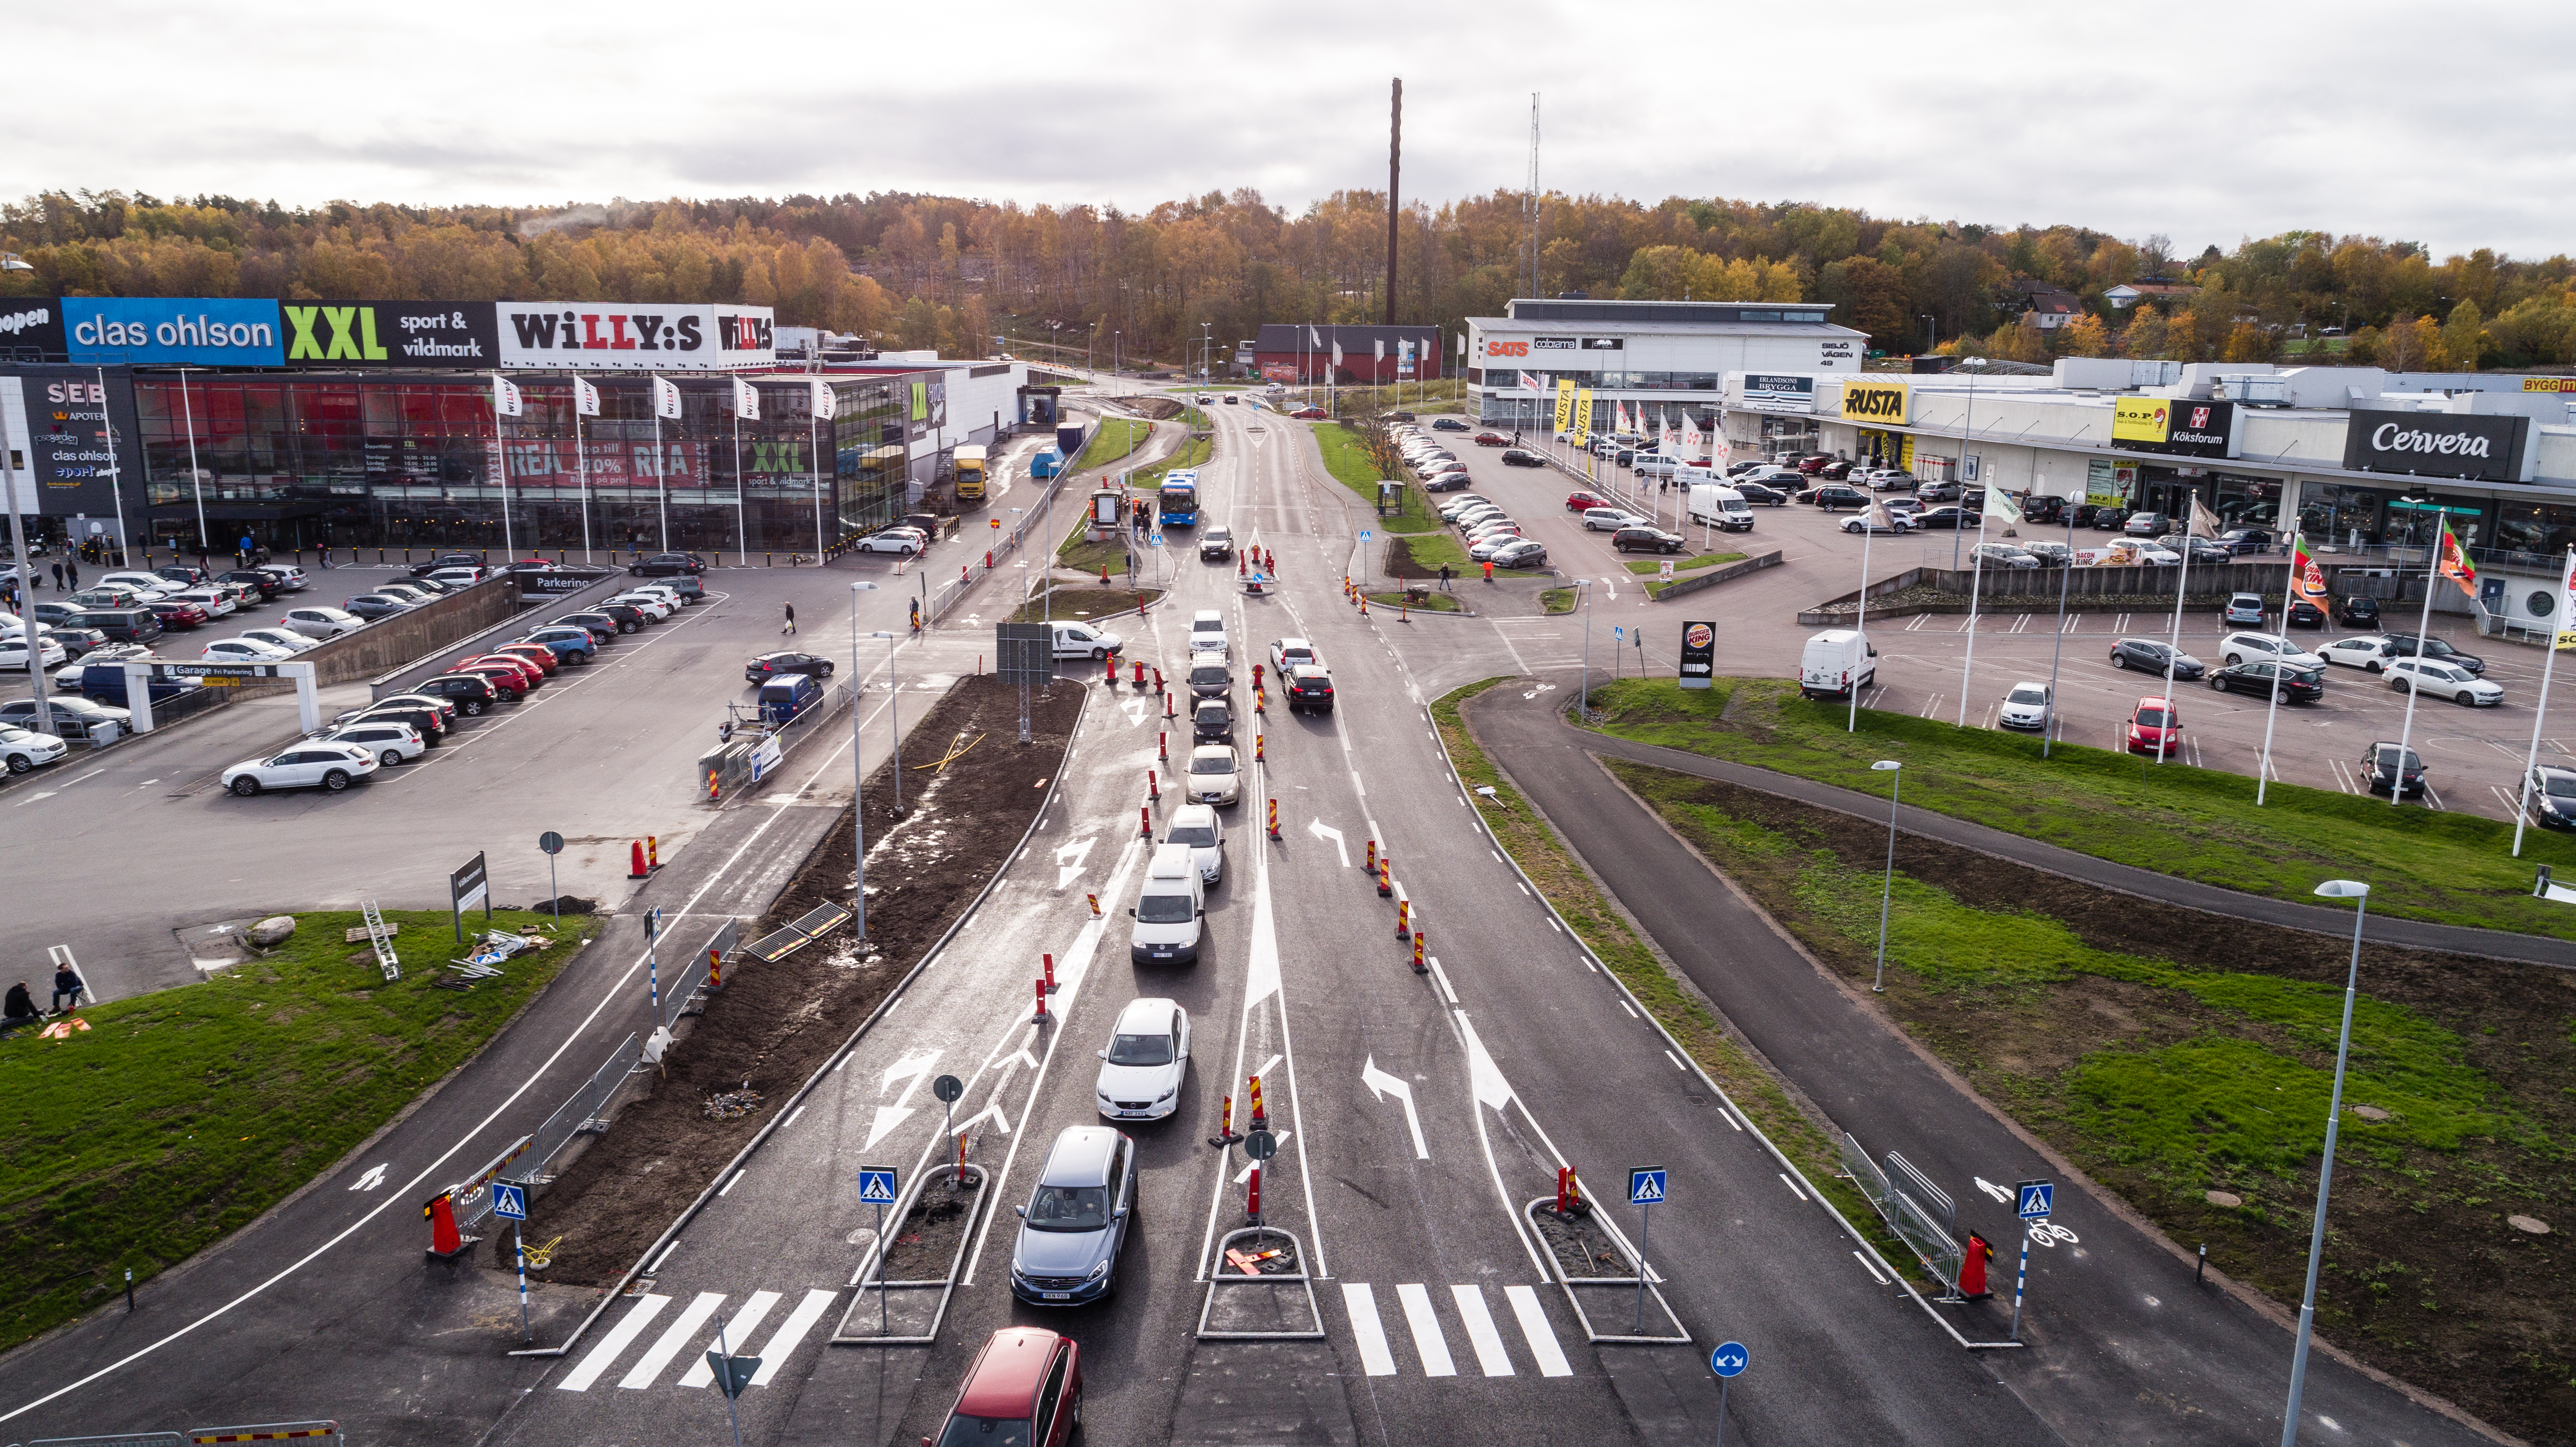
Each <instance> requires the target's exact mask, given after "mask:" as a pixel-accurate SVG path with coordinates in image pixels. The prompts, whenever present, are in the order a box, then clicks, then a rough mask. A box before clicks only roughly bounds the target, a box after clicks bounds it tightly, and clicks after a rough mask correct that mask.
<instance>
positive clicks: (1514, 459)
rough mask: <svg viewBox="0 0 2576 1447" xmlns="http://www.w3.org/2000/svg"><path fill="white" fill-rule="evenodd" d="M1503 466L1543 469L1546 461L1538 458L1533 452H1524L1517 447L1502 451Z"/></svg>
mask: <svg viewBox="0 0 2576 1447" xmlns="http://www.w3.org/2000/svg"><path fill="white" fill-rule="evenodd" d="M1503 466H1505V467H1545V466H1547V459H1546V458H1544V457H1541V456H1539V455H1538V454H1537V453H1535V452H1524V451H1522V450H1521V449H1519V448H1517V447H1506V448H1504V449H1503Z"/></svg>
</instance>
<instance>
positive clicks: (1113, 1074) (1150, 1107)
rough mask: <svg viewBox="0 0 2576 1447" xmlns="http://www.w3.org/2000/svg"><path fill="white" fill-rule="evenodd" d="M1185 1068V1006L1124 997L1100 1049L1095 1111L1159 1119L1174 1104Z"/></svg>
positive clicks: (1124, 1117)
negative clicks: (1116, 1016) (1104, 1045)
mask: <svg viewBox="0 0 2576 1447" xmlns="http://www.w3.org/2000/svg"><path fill="white" fill-rule="evenodd" d="M1189 1072H1190V1012H1189V1011H1187V1010H1184V1009H1182V1008H1181V1006H1180V1002H1178V1001H1176V1000H1164V999H1143V1000H1130V1001H1128V1002H1127V1008H1126V1009H1124V1010H1121V1011H1119V1012H1118V1023H1117V1025H1116V1026H1114V1027H1113V1028H1112V1029H1111V1031H1110V1034H1109V1045H1108V1048H1107V1049H1104V1050H1102V1051H1101V1052H1100V1082H1099V1096H1100V1113H1101V1114H1102V1115H1103V1116H1106V1117H1107V1118H1109V1119H1111V1120H1161V1119H1162V1118H1163V1117H1165V1116H1167V1115H1170V1114H1171V1113H1172V1112H1173V1111H1175V1110H1177V1109H1179V1108H1180V1095H1181V1082H1182V1081H1183V1080H1185V1079H1187V1078H1188V1076H1189Z"/></svg>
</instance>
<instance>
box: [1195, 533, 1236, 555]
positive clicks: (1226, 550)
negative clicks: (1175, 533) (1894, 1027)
mask: <svg viewBox="0 0 2576 1447" xmlns="http://www.w3.org/2000/svg"><path fill="white" fill-rule="evenodd" d="M1233 556H1234V534H1233V533H1232V532H1229V531H1227V529H1226V528H1225V526H1224V525H1223V524H1218V525H1216V526H1213V527H1206V528H1201V529H1199V557H1200V559H1201V560H1203V561H1204V560H1209V559H1223V558H1231V557H1233Z"/></svg>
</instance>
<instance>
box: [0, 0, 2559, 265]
mask: <svg viewBox="0 0 2576 1447" xmlns="http://www.w3.org/2000/svg"><path fill="white" fill-rule="evenodd" d="M8 12H9V18H8V22H7V24H8V34H9V39H10V50H11V52H12V54H13V57H14V63H13V64H11V65H10V66H9V72H10V76H9V81H8V87H7V94H8V98H9V101H10V102H11V104H10V105H9V107H8V109H9V117H10V118H9V125H8V137H9V139H8V144H7V145H6V146H0V196H9V197H16V196H22V195H26V194H29V193H32V192H35V191H38V190H44V189H66V190H80V189H89V190H109V189H122V190H127V191H145V192H150V193H152V194H155V195H158V196H163V197H169V196H187V195H196V194H199V193H208V192H211V193H223V194H229V195H234V196H244V197H258V198H275V199H277V200H279V201H281V202H285V203H288V204H290V205H293V204H311V203H316V202H322V201H328V200H334V199H355V200H365V201H374V200H392V201H405V202H423V203H443V202H487V203H495V204H512V205H539V204H556V203H562V202H569V201H597V200H605V199H609V198H612V197H619V196H623V197H627V198H631V199H645V198H652V197H661V196H669V195H691V196H726V195H745V194H767V195H777V194H786V193H790V192H795V191H810V192H815V193H823V194H831V193H838V192H844V191H856V192H868V191H883V190H900V191H917V192H932V193H942V194H954V195H968V196H977V197H984V198H989V199H994V200H1003V199H1017V200H1020V201H1024V202H1037V201H1047V202H1055V203H1065V202H1077V201H1089V202H1115V203H1116V204H1118V205H1120V206H1123V207H1128V208H1131V209H1142V208H1145V207H1149V206H1151V205H1153V204H1154V203H1155V202H1157V201H1160V200H1165V199H1169V198H1172V197H1176V196H1182V195H1191V194H1198V193H1202V192H1205V191H1208V190H1211V189H1224V190H1232V189H1234V188H1236V187H1240V186H1251V187H1255V188H1257V189H1259V190H1260V191H1261V192H1262V193H1263V194H1264V195H1265V196H1266V197H1267V198H1269V199H1270V200H1271V201H1273V202H1275V203H1279V204H1283V205H1286V206H1289V207H1291V208H1295V207H1297V206H1299V205H1301V204H1303V203H1304V202H1306V201H1308V200H1311V199H1313V198H1315V197H1318V196H1322V195H1326V194H1329V193H1330V192H1332V191H1334V190H1337V189H1341V188H1345V187H1350V188H1377V187H1383V186H1384V184H1385V180H1386V112H1387V83H1388V80H1389V78H1390V77H1393V76H1397V75H1400V76H1402V77H1403V78H1404V83H1405V173H1404V192H1405V195H1406V197H1407V198H1408V199H1411V198H1415V197H1420V198H1425V199H1430V200H1433V201H1435V202H1436V201H1438V200H1440V199H1444V198H1449V197H1454V196H1458V195H1462V194H1468V193H1475V192H1482V191H1487V190H1492V189H1495V188H1511V189H1518V188H1519V187H1520V186H1521V184H1522V182H1523V178H1524V176H1525V174H1526V170H1527V163H1528V142H1529V105H1530V93H1531V92H1532V91H1538V92H1542V93H1543V95H1544V101H1543V110H1542V117H1541V119H1542V123H1543V132H1544V138H1545V149H1544V153H1543V156H1542V160H1541V182H1542V184H1543V185H1545V186H1547V187H1549V188H1554V189H1564V190H1568V191H1574V192H1578V193H1580V192H1599V193H1604V194H1622V195H1627V196H1631V197H1640V198H1647V199H1659V198H1661V197H1664V196H1667V195H1673V194H1683V195H1694V196H1711V195H1720V196H1731V197H1743V198H1755V199H1767V200H1781V199H1798V200H1813V201H1819V202H1826V203H1831V204H1838V205H1848V206H1858V207H1862V208H1865V209H1867V210H1869V211H1871V212H1873V213H1875V214H1879V215H1887V216H1903V217H1912V216H1930V217H1934V218H1954V217H1955V218H1958V219H1962V220H1974V221H1985V222H1992V223H1998V224H2013V223H2018V222H2023V221H2028V222H2034V223H2040V224H2047V223H2052V222H2060V221H2063V222H2070V223H2075V224H2080V225H2090V226H2095V227H2100V228H2103V229H2106V230H2108V231H2111V232H2113V233H2115V234H2118V235H2122V236H2127V237H2131V238H2137V237H2142V236H2144V235H2146V234H2148V233H2150V232H2163V233H2165V234H2167V235H2169V236H2171V237H2172V238H2173V242H2174V245H2175V248H2176V249H2177V250H2178V251H2182V252H2185V253H2190V252H2197V251H2198V250H2199V249H2200V248H2201V247H2202V246H2204V245H2207V244H2210V243H2213V242H2214V243H2217V244H2218V245H2220V246H2222V247H2229V246H2233V245H2234V244H2235V243H2236V242H2237V240H2238V239H2240V238H2241V237H2244V236H2247V235H2256V236H2261V235H2269V234H2272V233H2274V232H2278V231H2282V230H2287V229H2291V228H2319V229H2325V230H2331V231H2338V232H2359V233H2368V234H2377V235H2382V236H2387V237H2392V238H2395V237H2403V238H2408V239H2414V240H2421V241H2424V242H2427V243H2429V244H2430V245H2431V246H2432V247H2433V248H2434V249H2435V252H2436V254H2437V255H2439V254H2442V253H2445V252H2449V251H2453V250H2464V249H2467V248H2469V247H2473V246H2481V245H2484V246H2495V247H2499V248H2502V249H2504V250H2507V251H2510V252H2512V253H2514V254H2516V255H2523V256H2533V255H2548V254H2551V253H2555V252H2559V251H2566V250H2571V249H2576V236H2571V232H2572V231H2576V227H2571V225H2570V216H2571V209H2576V149H2572V148H2571V147H2570V146H2569V144H2568V142H2567V139H2566V137H2567V136H2568V135H2569V134H2570V130H2571V128H2570V125H2569V122H2570V120H2571V116H2570V114H2569V113H2570V111H2571V110H2576V84H2571V81H2576V75H2571V71H2576V43H2571V42H2576V6H2571V5H2568V4H2565V3H2563V0H2562V3H2558V4H2536V3H2535V4H2516V3H2506V0H2496V3H2454V4H2449V5H2441V6H2431V7H2427V6H2423V5H2420V4H2410V5H2397V4H2379V3H2371V0H2346V3H2339V4H2334V5H2325V4H2293V3H2274V0H2256V3H2253V4H2248V5H2238V6H2231V7H2227V8H2225V9H2224V10H2201V11H2176V12H2170V13H2169V14H2168V16H2167V17H2165V18H2155V16H2154V12H2152V11H2128V12H2119V13H2115V12H2111V11H2107V10H2101V9H2086V8H2082V7H2078V8H2069V7H2066V6H2063V5H2045V6H2043V5H2017V4H2002V3H1986V0H1943V3H1940V4H1925V3H1920V0H1916V3H1911V4H1904V5H1894V4H1887V5H1881V4H1875V3H1869V0H1841V3H1836V4H1831V5H1803V6H1782V5H1779V4H1777V3H1762V4H1742V5H1738V4H1728V3H1698V4H1676V5H1664V4H1654V3H1632V4H1628V5H1621V6H1604V5H1598V4H1593V5H1577V4H1567V5H1553V4H1535V5H1514V4H1508V3H1506V4H1488V5H1483V6H1478V7H1474V9H1473V10H1472V13H1471V12H1469V11H1462V10H1460V9H1458V8H1457V7H1450V6H1427V5H1389V4H1386V3H1384V0H1369V3H1344V0H1310V3H1304V4H1300V5H1296V6H1287V7H1243V6H1221V5H1213V6H1212V5H1204V4H1201V5H1130V6H1125V7H1118V6H1112V7H1108V8H1107V9H1105V10H1089V11H1086V10H1082V9H1071V10H1069V9H1067V8H1065V7H1064V6H1062V5H1056V4H1049V5H1022V4H1017V3H1014V0H987V3H984V4H980V5H974V6H964V5H953V4H952V5H936V4H929V5H926V4H918V3H905V4H872V5H855V6H853V5H845V4H844V5H813V4H803V3H793V4H769V5H757V6H753V5H725V4H700V5H689V6H679V5H671V4H667V3H657V0H628V3H621V4H616V5H607V4H543V3H539V4H527V3H518V4H509V5H500V4H487V3H478V0H459V3H452V4H441V5H434V6H426V5H425V6H375V5H350V4H345V3H341V4H330V5H323V4H299V3H286V0H213V3H207V4H201V5H193V6H175V5H171V4H168V3H166V0H163V3H157V4H138V3H132V0H85V3H82V4H78V5H40V4H34V3H29V0H19V3H16V4H13V5H10V6H9V7H8ZM1605 26H1606V27H1608V28H1606V29H1605V28H1604V27H1605ZM727 27H732V30H731V33H728V31H727Z"/></svg>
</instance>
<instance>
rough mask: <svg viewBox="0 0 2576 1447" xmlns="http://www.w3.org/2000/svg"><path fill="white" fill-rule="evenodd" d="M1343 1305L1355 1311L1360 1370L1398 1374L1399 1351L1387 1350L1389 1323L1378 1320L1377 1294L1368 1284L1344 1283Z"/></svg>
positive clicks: (1378, 1374) (1353, 1329) (1353, 1325)
mask: <svg viewBox="0 0 2576 1447" xmlns="http://www.w3.org/2000/svg"><path fill="white" fill-rule="evenodd" d="M1417 1289H1418V1288H1417ZM1342 1305H1343V1306H1344V1307H1346V1308H1348V1309H1349V1311H1350V1313H1351V1335H1352V1336H1354V1337H1357V1338H1358V1339H1359V1344H1360V1369H1361V1370H1362V1371H1364V1372H1366V1373H1367V1374H1368V1375H1370V1376H1372V1377H1391V1376H1394V1375H1395V1353H1394V1352H1391V1351H1389V1350H1387V1345H1386V1324H1385V1323H1384V1322H1382V1321H1380V1320H1378V1315H1377V1296H1376V1294H1375V1293H1373V1292H1371V1291H1370V1290H1369V1288H1368V1283H1366V1282H1363V1281H1345V1282H1343V1283H1342Z"/></svg>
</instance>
